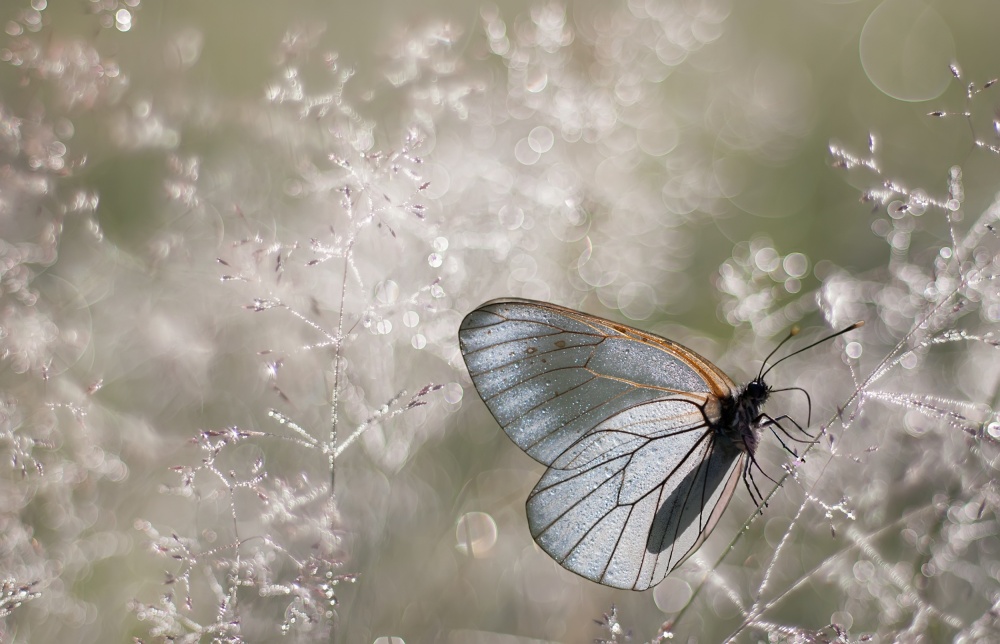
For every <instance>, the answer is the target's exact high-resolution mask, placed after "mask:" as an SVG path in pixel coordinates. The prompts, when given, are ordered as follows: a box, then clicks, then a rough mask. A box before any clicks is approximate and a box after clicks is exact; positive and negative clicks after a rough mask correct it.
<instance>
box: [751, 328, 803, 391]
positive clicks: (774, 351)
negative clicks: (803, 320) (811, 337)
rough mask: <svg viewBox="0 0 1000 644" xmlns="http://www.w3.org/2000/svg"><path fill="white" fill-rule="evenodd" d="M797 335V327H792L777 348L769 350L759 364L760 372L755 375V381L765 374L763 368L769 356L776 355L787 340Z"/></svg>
mask: <svg viewBox="0 0 1000 644" xmlns="http://www.w3.org/2000/svg"><path fill="white" fill-rule="evenodd" d="M798 334H799V327H797V326H793V327H792V329H791V331H789V332H788V335H786V336H785V339H784V340H782V341H781V342H779V343H778V346H776V347H774V348H773V349H771V353H769V354H767V357H766V358H764V361H763V362H761V363H760V371H759V372H758V373H757V380H760V379H761V378H763V377H764V374H765V373H766V372H765V371H764V366H765V365H767V361H768V360H770V359H771V356H773V355H774V354H776V353H777V352H778V349H780V348H781V347H783V346H784V345H785V343H786V342H788V341H789V340H791V339H792V338H794V337H795V336H797V335H798Z"/></svg>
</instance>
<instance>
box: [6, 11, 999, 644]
mask: <svg viewBox="0 0 1000 644" xmlns="http://www.w3.org/2000/svg"><path fill="white" fill-rule="evenodd" d="M50 4H51V5H52V6H50ZM417 5H419V6H417ZM417 5H415V4H414V3H401V2H388V1H387V2H383V3H379V4H371V3H368V4H365V3H357V4H355V5H344V3H334V4H331V3H324V2H319V3H315V2H291V3H250V4H247V3H242V2H215V3H208V4H206V3H199V2H154V1H152V0H86V1H85V2H78V3H48V2H46V0H16V1H15V2H9V3H6V4H5V5H4V6H3V7H2V8H0V20H2V24H3V35H2V36H0V450H2V451H3V454H4V459H3V462H5V463H6V465H5V466H3V467H2V468H0V477H2V479H3V485H2V486H0V489H2V492H0V526H2V527H3V530H2V531H0V535H2V536H0V581H2V585H0V619H2V627H0V641H39V642H41V641H120V640H123V639H126V638H129V637H134V638H137V639H139V640H141V641H191V642H194V641H209V640H211V641H229V642H242V641H248V642H250V641H272V640H275V639H277V638H278V637H281V636H282V635H284V637H285V638H286V639H289V640H290V641H327V640H328V639H329V638H331V637H336V638H339V639H341V640H342V641H381V642H388V641H390V639H389V638H394V639H392V640H391V641H399V639H398V638H402V639H403V640H409V641H411V642H418V641H441V640H444V641H508V640H507V639H505V638H510V641H516V638H537V639H550V640H564V641H580V640H590V639H593V638H602V637H603V638H604V639H605V640H608V641H615V642H619V641H625V639H627V638H628V637H629V636H631V638H632V639H634V640H638V641H642V640H650V639H657V638H661V637H666V635H667V634H673V635H674V636H675V637H687V636H689V635H696V636H700V637H702V638H704V639H705V640H706V641H715V640H720V639H723V638H726V637H735V638H737V639H744V640H749V639H763V638H770V639H772V640H789V641H818V642H820V641H855V640H858V639H859V638H869V639H871V640H873V641H874V640H879V641H893V640H918V639H921V638H923V639H928V640H939V639H960V640H966V641H980V640H988V639H996V638H997V637H998V633H997V631H998V624H997V620H996V617H995V616H996V614H997V611H996V607H995V604H996V596H997V591H998V590H1000V588H998V586H1000V583H998V581H997V579H998V573H997V570H998V565H1000V546H998V545H997V543H998V542H997V539H996V538H995V536H996V534H997V532H998V530H1000V525H998V515H1000V495H998V493H997V483H996V481H997V477H996V474H995V471H994V468H995V465H994V463H995V462H996V458H997V444H998V441H1000V421H998V418H997V413H996V411H995V406H996V404H997V400H996V398H997V393H996V392H997V384H996V383H997V381H998V370H997V367H996V365H997V364H998V361H997V359H996V356H997V354H996V351H997V349H996V347H997V343H998V341H1000V336H997V323H998V320H1000V294H998V286H1000V285H998V284H997V281H996V274H997V272H998V270H1000V267H998V263H1000V259H998V257H1000V255H998V243H997V238H996V235H997V232H996V230H997V226H998V225H1000V224H998V223H997V217H998V213H1000V206H997V205H996V203H995V201H994V199H995V194H996V193H997V186H996V185H995V179H994V177H995V176H997V173H996V170H997V167H998V165H1000V159H998V150H1000V141H998V140H997V134H996V132H997V126H996V121H995V115H994V104H995V103H996V101H997V94H996V92H997V91H998V90H1000V88H993V87H992V84H991V83H989V82H987V81H988V80H989V79H990V78H992V77H993V75H995V74H1000V70H998V69H996V63H995V61H996V60H1000V57H998V56H997V54H998V53H1000V52H998V51H996V49H997V48H998V47H1000V45H998V44H997V39H996V38H995V35H994V33H993V32H992V31H991V30H990V27H991V25H993V24H996V20H997V19H1000V7H997V6H994V5H995V3H990V2H986V1H985V0H983V2H970V3H961V6H953V5H951V4H948V5H943V4H942V5H941V6H937V5H933V6H932V5H929V4H925V3H923V2H919V1H917V0H885V1H884V2H881V3H871V2H832V1H831V2H821V1H819V0H816V1H815V2H802V1H801V0H787V1H784V2H773V3H766V6H764V5H760V3H754V4H751V3H733V2H726V1H725V0H629V1H623V2H619V1H615V2H597V1H594V2H581V3H573V4H570V5H565V4H560V3H554V2H522V3H519V4H516V5H514V4H504V5H501V6H495V5H492V4H487V3H484V4H476V3H454V4H453V5H449V4H445V3H439V4H427V3H417ZM250 7H252V9H251V8H250ZM956 63H960V64H961V66H962V68H963V70H964V71H959V68H958V67H957V66H956ZM949 65H952V67H950V68H949ZM870 132H874V133H876V135H874V136H873V135H870V134H869V133H870ZM830 141H839V142H838V143H832V144H830V143H829V142H830ZM859 197H861V198H860V200H859ZM504 295H511V296H519V297H532V298H539V299H546V300H552V301H555V302H558V303H559V304H563V305H567V306H572V307H576V308H582V309H586V310H588V311H589V312H592V313H596V314H601V315H609V316H613V317H618V318H619V319H623V320H625V321H628V322H629V323H630V324H633V325H636V326H641V327H643V328H646V329H649V330H651V331H654V332H657V333H661V334H663V335H667V336H669V337H671V338H673V339H675V340H678V341H681V342H684V343H686V344H689V345H691V346H692V347H693V348H695V349H696V350H698V351H699V352H701V353H703V354H705V355H706V356H708V357H710V358H711V359H713V360H715V361H716V362H717V363H718V364H719V365H720V366H721V367H723V368H724V369H725V370H726V371H727V372H728V373H730V374H732V375H733V377H734V378H736V379H737V380H741V379H746V378H749V377H752V375H753V374H755V373H756V372H757V369H758V368H759V366H760V359H761V358H762V356H764V355H766V353H767V352H768V351H769V350H770V348H772V347H773V346H774V344H775V342H776V340H777V339H779V338H780V337H781V335H782V334H784V333H785V332H786V331H787V329H788V328H789V327H790V326H791V325H793V324H800V325H802V326H803V327H804V329H805V330H804V332H803V337H804V339H803V340H801V341H802V342H805V341H806V340H808V338H809V337H818V334H819V333H820V327H842V326H844V325H846V324H849V323H850V322H852V321H855V320H864V321H865V322H866V325H865V327H864V328H863V329H861V330H860V331H858V332H855V333H854V334H852V335H851V336H849V337H848V338H847V339H846V340H837V341H835V342H833V343H830V344H829V345H823V346H822V347H817V348H815V349H812V350H811V351H809V352H807V353H804V354H802V355H801V356H797V357H795V358H793V359H792V360H789V361H788V362H786V363H783V364H782V365H781V366H780V367H779V368H777V369H776V370H775V371H774V372H773V374H772V376H769V378H771V381H772V382H773V383H774V384H775V386H777V387H791V386H797V387H803V388H805V389H806V390H808V391H809V393H810V395H811V402H812V411H813V417H812V421H813V423H812V426H811V429H810V431H813V432H822V437H821V440H820V441H819V442H818V443H816V444H815V445H809V446H806V445H798V446H796V447H797V449H798V452H799V457H798V458H791V457H790V455H789V454H787V452H785V451H784V450H782V449H781V448H780V447H779V446H778V445H777V441H769V440H767V439H765V446H764V447H763V448H762V449H761V451H760V452H759V454H758V456H759V457H760V459H761V466H762V468H763V470H764V472H766V473H768V474H769V475H770V476H771V477H773V478H774V479H776V480H781V481H782V483H783V484H782V486H781V487H780V488H777V490H776V492H775V493H774V494H773V496H771V497H770V498H769V502H768V505H767V507H766V508H765V509H764V511H763V513H760V514H757V513H755V511H754V507H753V505H752V503H751V501H750V499H749V498H746V497H745V496H742V495H740V494H738V495H737V500H736V501H734V502H733V504H732V505H731V507H730V509H729V510H728V512H727V513H726V515H725V516H724V518H723V520H722V522H721V524H720V525H719V527H718V528H716V531H715V534H714V536H713V537H712V538H711V539H710V540H709V542H708V543H706V544H705V546H704V547H703V548H702V549H701V551H700V552H699V553H698V554H697V555H696V556H694V557H693V558H692V559H691V560H690V562H689V563H688V564H686V565H685V566H684V567H683V568H682V569H681V570H678V571H676V572H675V573H673V574H672V575H671V576H669V577H668V578H667V579H666V580H665V581H664V582H663V583H662V584H661V585H660V586H658V587H657V588H656V589H655V590H653V591H650V592H647V593H641V594H640V593H630V592H621V591H613V590H611V589H607V588H603V587H600V586H597V585H595V584H592V583H590V582H586V581H584V580H582V579H579V578H577V577H575V576H573V575H572V574H571V573H568V572H566V571H564V570H563V569H561V568H560V567H559V566H558V565H557V564H556V563H555V562H553V561H551V560H549V559H548V558H547V557H546V556H545V555H544V554H542V553H541V552H540V551H539V550H538V549H537V548H536V547H535V546H534V545H533V544H532V542H531V540H530V537H529V536H528V531H527V526H526V523H525V518H524V514H523V501H524V499H525V497H526V496H527V493H528V490H530V489H531V487H532V486H533V485H534V483H535V482H536V481H537V479H538V477H539V476H540V474H541V471H540V468H539V467H537V465H536V464H534V463H533V462H532V461H531V459H529V458H528V457H527V456H525V455H524V454H522V453H520V452H519V450H517V448H516V447H514V446H513V445H512V444H510V443H509V441H508V440H507V439H506V437H504V436H503V434H502V432H500V430H499V429H498V428H496V426H495V424H494V423H493V421H492V419H490V417H489V415H488V413H487V412H486V410H485V407H484V406H483V405H482V404H481V403H480V402H479V401H478V400H477V399H476V397H475V395H474V391H473V390H472V389H471V385H470V383H469V380H468V376H467V374H465V372H464V369H463V366H462V362H461V359H460V357H459V355H458V346H457V338H456V332H457V328H458V324H459V321H460V320H461V318H462V316H463V315H464V314H465V313H466V312H467V311H469V310H470V309H471V308H473V307H475V306H476V305H478V304H480V303H481V302H483V301H485V300H487V299H490V298H493V297H498V296H504ZM693 329H697V330H698V331H694V330H693ZM798 341H800V340H798V339H797V340H796V341H795V342H798ZM794 346H795V345H794V343H793V344H792V345H791V346H790V348H794ZM800 346H801V345H800ZM768 412H769V413H771V414H773V415H779V414H784V413H787V414H790V415H791V416H792V417H793V418H795V419H797V420H798V421H799V422H804V421H805V419H806V417H807V404H806V400H805V398H804V397H803V396H802V395H801V394H798V393H795V392H787V393H781V394H775V396H774V397H773V399H772V401H771V402H770V403H769V407H768ZM744 522H746V525H745V524H744ZM734 537H735V538H734ZM731 539H732V540H733V541H732V543H730V540H731ZM612 606H615V607H614V608H612ZM602 615H604V618H603V620H602V619H601V616H602ZM595 621H596V623H595ZM630 633H631V635H630Z"/></svg>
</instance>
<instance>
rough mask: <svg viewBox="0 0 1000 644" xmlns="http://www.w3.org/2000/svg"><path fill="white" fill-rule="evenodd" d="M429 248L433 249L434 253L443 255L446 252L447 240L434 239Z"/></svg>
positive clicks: (443, 238)
mask: <svg viewBox="0 0 1000 644" xmlns="http://www.w3.org/2000/svg"><path fill="white" fill-rule="evenodd" d="M431 248H433V249H434V252H437V253H443V252H444V251H446V250H448V238H447V237H437V238H435V239H434V241H433V242H431Z"/></svg>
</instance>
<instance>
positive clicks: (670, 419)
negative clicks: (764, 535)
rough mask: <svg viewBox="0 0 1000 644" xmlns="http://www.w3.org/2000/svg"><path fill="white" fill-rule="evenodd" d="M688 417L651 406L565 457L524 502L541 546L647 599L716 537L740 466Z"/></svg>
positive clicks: (688, 410)
mask: <svg viewBox="0 0 1000 644" xmlns="http://www.w3.org/2000/svg"><path fill="white" fill-rule="evenodd" d="M692 409H693V408H692V406H691V405H690V404H688V403H685V402H680V401H673V400H665V401H658V402H653V403H648V404H646V405H643V406H640V407H636V408H633V409H631V410H629V411H628V412H624V413H622V414H620V415H619V416H617V417H615V418H613V419H611V420H610V421H608V422H606V423H602V424H601V426H599V427H598V428H596V430H595V431H594V432H592V433H590V434H588V435H587V436H585V437H584V438H583V439H581V440H580V441H579V442H578V443H577V444H575V445H574V446H573V447H572V448H570V449H569V450H567V451H566V453H565V454H563V455H562V456H561V457H560V458H559V459H557V461H556V462H555V463H554V464H553V465H552V466H551V467H550V468H549V469H548V471H546V472H545V474H544V475H543V476H542V479H541V480H540V481H539V482H538V485H537V486H535V489H534V490H533V491H532V492H531V494H530V495H529V497H528V503H527V515H528V525H529V528H530V530H531V534H532V537H534V539H535V541H536V542H538V544H539V546H541V548H542V549H543V550H545V551H546V552H547V553H548V554H549V555H550V556H552V557H553V558H554V559H555V560H556V561H558V562H559V563H560V564H561V565H563V566H564V567H566V568H568V569H569V570H572V571H573V572H576V573H577V574H580V575H582V576H584V577H587V578H588V579H591V580H593V581H596V582H599V583H602V584H605V585H608V586H613V587H616V588H631V589H634V590H644V589H646V588H648V587H650V586H652V585H655V584H656V583H658V582H659V581H661V580H662V579H663V577H664V576H666V574H667V573H668V572H670V571H671V570H673V569H674V568H676V567H677V566H678V565H680V564H681V562H683V561H684V559H686V558H687V556H688V555H689V554H690V553H691V552H692V551H693V550H694V549H695V548H696V547H697V546H699V545H700V544H701V542H702V541H703V540H704V536H705V535H707V534H708V532H709V531H710V530H711V528H712V527H714V524H715V522H716V521H717V520H718V516H719V515H720V514H721V512H722V510H723V509H724V508H725V505H726V503H728V501H729V498H730V497H731V496H732V493H733V491H734V489H735V484H736V483H737V482H738V481H739V478H740V477H739V472H740V471H741V465H742V463H743V459H742V456H741V455H742V452H740V451H739V450H737V449H735V448H734V447H732V446H731V445H728V444H726V443H725V442H724V441H720V440H718V439H717V437H716V436H715V434H714V433H713V432H712V431H710V430H707V427H706V425H705V422H704V419H703V416H702V414H701V412H700V411H692ZM637 418H640V419H642V420H641V421H640V422H636V419H637Z"/></svg>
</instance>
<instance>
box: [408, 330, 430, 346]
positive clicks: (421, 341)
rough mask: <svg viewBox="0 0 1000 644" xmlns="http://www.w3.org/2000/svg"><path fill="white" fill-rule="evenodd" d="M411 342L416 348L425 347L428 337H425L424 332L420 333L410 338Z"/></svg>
mask: <svg viewBox="0 0 1000 644" xmlns="http://www.w3.org/2000/svg"><path fill="white" fill-rule="evenodd" d="M410 344H411V345H413V348H414V349H423V348H424V347H426V346H427V338H425V337H424V334H423V333H418V334H416V335H414V336H413V339H412V340H410Z"/></svg>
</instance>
